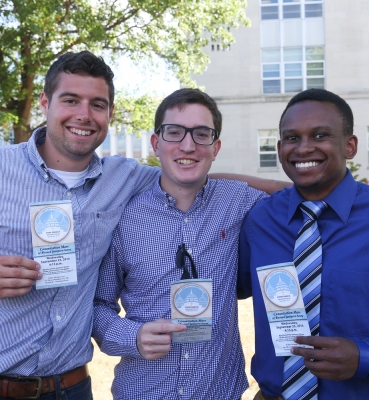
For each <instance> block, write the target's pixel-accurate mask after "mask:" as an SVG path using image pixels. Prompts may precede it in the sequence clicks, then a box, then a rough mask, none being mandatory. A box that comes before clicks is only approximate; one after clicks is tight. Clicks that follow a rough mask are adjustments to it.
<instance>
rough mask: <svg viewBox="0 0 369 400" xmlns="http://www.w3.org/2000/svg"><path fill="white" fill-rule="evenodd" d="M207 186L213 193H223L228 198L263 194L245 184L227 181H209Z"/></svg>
mask: <svg viewBox="0 0 369 400" xmlns="http://www.w3.org/2000/svg"><path fill="white" fill-rule="evenodd" d="M209 184H210V186H211V188H212V189H213V190H214V191H217V192H225V193H227V195H228V196H232V195H234V196H236V195H240V194H243V195H250V194H256V195H258V194H264V192H262V191H260V190H257V189H254V188H252V187H251V186H249V185H248V183H247V182H241V181H236V180H234V181H233V180H228V179H209Z"/></svg>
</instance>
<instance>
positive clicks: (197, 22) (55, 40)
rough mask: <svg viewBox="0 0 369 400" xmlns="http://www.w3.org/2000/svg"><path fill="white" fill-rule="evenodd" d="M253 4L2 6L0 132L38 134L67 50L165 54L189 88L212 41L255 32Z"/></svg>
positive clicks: (143, 0) (56, 1) (141, 0)
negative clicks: (41, 106)
mask: <svg viewBox="0 0 369 400" xmlns="http://www.w3.org/2000/svg"><path fill="white" fill-rule="evenodd" d="M245 7H246V0H99V1H97V0H48V1H44V0H27V1H24V0H0V21H1V22H0V23H1V26H0V66H1V68H0V127H1V126H3V128H4V127H6V126H7V124H9V122H11V123H13V129H14V133H15V142H16V143H18V142H20V141H25V140H27V139H28V137H29V135H30V132H31V121H30V115H31V110H32V105H33V103H34V101H35V99H37V97H38V95H39V93H40V92H41V91H42V87H41V84H42V81H43V78H42V77H43V75H44V74H45V72H46V70H47V68H48V67H49V65H50V64H51V63H52V61H53V60H55V58H56V57H57V56H59V55H60V54H62V53H64V52H66V51H73V50H77V51H78V50H81V49H86V48H88V49H90V50H91V51H94V52H101V51H102V50H108V51H111V52H112V53H113V54H128V55H129V57H131V58H133V59H134V60H136V61H137V62H139V61H140V60H141V59H142V58H144V57H152V56H153V55H157V56H159V57H161V58H162V59H164V60H166V62H167V65H168V66H169V68H170V69H172V70H173V71H174V72H175V74H176V75H177V76H178V78H179V79H180V80H181V82H183V83H185V84H189V83H190V81H191V79H190V75H191V73H200V72H202V71H203V70H204V68H205V67H206V64H207V63H208V61H209V60H208V57H207V56H206V54H205V53H204V52H203V49H204V46H206V45H207V43H208V41H209V40H210V38H211V39H212V40H213V41H216V42H218V43H220V44H221V45H222V46H224V47H226V46H228V45H229V44H230V43H231V42H232V41H233V37H232V34H231V33H230V32H229V28H237V27H238V26H239V24H243V25H247V24H248V20H247V18H246V15H245Z"/></svg>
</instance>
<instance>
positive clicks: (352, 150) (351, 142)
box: [345, 135, 358, 160]
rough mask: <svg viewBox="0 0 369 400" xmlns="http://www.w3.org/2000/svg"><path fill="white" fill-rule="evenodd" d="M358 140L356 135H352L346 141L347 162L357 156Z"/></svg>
mask: <svg viewBox="0 0 369 400" xmlns="http://www.w3.org/2000/svg"><path fill="white" fill-rule="evenodd" d="M357 144H358V139H357V136H355V135H350V136H348V137H347V139H346V156H345V158H346V159H347V160H351V159H353V158H354V157H355V156H356V153H357Z"/></svg>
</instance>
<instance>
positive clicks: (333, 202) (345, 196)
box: [287, 169, 357, 224]
mask: <svg viewBox="0 0 369 400" xmlns="http://www.w3.org/2000/svg"><path fill="white" fill-rule="evenodd" d="M356 192H357V182H356V181H355V180H354V178H353V177H352V174H351V172H350V171H349V170H348V169H347V173H346V176H345V177H344V179H343V180H342V181H341V182H340V183H339V184H338V185H337V186H336V187H335V188H334V189H333V190H332V192H331V193H329V195H328V196H327V197H326V198H324V201H325V202H326V203H327V204H328V205H329V207H330V208H332V209H333V210H334V211H335V212H336V214H337V215H338V216H339V217H340V218H341V220H342V222H343V223H345V224H346V223H347V221H348V218H349V215H350V211H351V208H352V205H353V204H354V201H355V197H356ZM304 200H305V199H304V198H303V197H302V196H301V195H300V193H299V192H298V190H297V189H296V186H295V185H293V186H292V188H291V195H290V202H289V209H288V220H287V223H288V224H289V223H290V222H291V220H292V218H293V217H294V215H295V213H296V210H297V209H298V207H299V205H300V203H301V202H302V201H304Z"/></svg>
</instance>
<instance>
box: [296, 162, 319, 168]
mask: <svg viewBox="0 0 369 400" xmlns="http://www.w3.org/2000/svg"><path fill="white" fill-rule="evenodd" d="M317 165H319V163H318V162H316V161H310V162H306V163H296V164H295V166H296V168H311V167H316V166H317Z"/></svg>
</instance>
